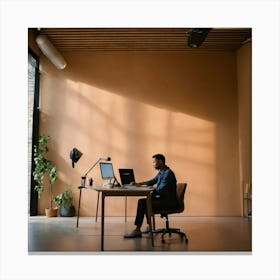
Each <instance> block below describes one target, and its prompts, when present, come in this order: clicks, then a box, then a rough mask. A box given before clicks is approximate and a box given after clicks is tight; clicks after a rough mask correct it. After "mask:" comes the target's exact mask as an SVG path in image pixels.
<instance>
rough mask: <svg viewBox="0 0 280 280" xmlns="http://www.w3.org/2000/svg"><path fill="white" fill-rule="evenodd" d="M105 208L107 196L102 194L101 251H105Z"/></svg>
mask: <svg viewBox="0 0 280 280" xmlns="http://www.w3.org/2000/svg"><path fill="white" fill-rule="evenodd" d="M104 207H105V195H104V193H103V192H102V202H101V251H104V214H105V213H104Z"/></svg>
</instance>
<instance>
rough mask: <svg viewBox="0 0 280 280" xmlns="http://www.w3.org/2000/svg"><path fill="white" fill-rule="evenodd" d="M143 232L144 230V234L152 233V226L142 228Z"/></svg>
mask: <svg viewBox="0 0 280 280" xmlns="http://www.w3.org/2000/svg"><path fill="white" fill-rule="evenodd" d="M141 232H142V233H143V234H147V233H150V227H149V226H147V227H146V228H145V229H143V230H141Z"/></svg>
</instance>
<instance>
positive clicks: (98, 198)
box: [95, 192, 100, 222]
mask: <svg viewBox="0 0 280 280" xmlns="http://www.w3.org/2000/svg"><path fill="white" fill-rule="evenodd" d="M97 193H98V194H97V205H96V213H95V222H97V215H98V206H99V195H100V192H97Z"/></svg>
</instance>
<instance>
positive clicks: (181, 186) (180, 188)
mask: <svg viewBox="0 0 280 280" xmlns="http://www.w3.org/2000/svg"><path fill="white" fill-rule="evenodd" d="M186 189H187V184H186V183H177V188H176V193H177V199H178V203H179V209H180V212H183V211H184V208H185V204H184V198H185V192H186Z"/></svg>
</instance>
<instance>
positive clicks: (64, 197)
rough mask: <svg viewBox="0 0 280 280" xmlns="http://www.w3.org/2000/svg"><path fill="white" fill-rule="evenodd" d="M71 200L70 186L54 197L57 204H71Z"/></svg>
mask: <svg viewBox="0 0 280 280" xmlns="http://www.w3.org/2000/svg"><path fill="white" fill-rule="evenodd" d="M72 200H73V193H72V189H71V188H70V187H69V188H68V189H66V190H65V191H63V192H62V193H60V194H59V195H57V196H56V197H55V198H54V202H55V203H56V204H57V205H59V206H71V205H72Z"/></svg>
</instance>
